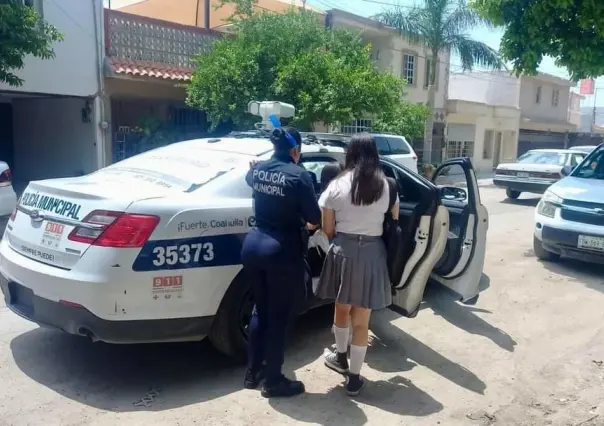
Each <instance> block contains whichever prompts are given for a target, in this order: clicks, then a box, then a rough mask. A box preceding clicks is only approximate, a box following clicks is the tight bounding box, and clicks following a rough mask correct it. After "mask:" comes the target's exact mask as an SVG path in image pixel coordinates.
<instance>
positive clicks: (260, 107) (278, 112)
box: [247, 101, 296, 129]
mask: <svg viewBox="0 0 604 426" xmlns="http://www.w3.org/2000/svg"><path fill="white" fill-rule="evenodd" d="M247 111H248V112H249V113H250V114H252V115H256V116H258V117H261V118H262V123H259V125H260V127H261V128H263V129H273V128H274V126H273V123H272V122H271V120H270V118H269V117H270V116H271V115H274V116H276V117H277V118H280V117H285V118H289V117H293V116H294V114H295V113H296V108H295V107H294V106H293V105H290V104H286V103H284V102H277V101H262V102H260V101H251V102H250V103H248V104H247Z"/></svg>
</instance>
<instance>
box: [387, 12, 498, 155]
mask: <svg viewBox="0 0 604 426" xmlns="http://www.w3.org/2000/svg"><path fill="white" fill-rule="evenodd" d="M377 18H378V20H379V21H380V22H382V23H383V24H384V25H387V26H389V27H392V28H395V29H397V30H398V31H399V33H400V34H401V36H403V37H405V38H407V39H408V40H409V42H411V43H413V44H416V45H420V46H423V47H425V49H426V51H427V52H428V59H430V60H431V61H430V67H431V69H430V71H429V76H430V79H431V81H429V83H428V108H429V109H430V115H429V116H428V119H427V120H426V128H425V133H424V148H423V162H424V164H426V163H431V162H432V158H431V157H432V131H433V128H434V102H435V97H436V93H435V92H436V88H435V86H434V82H435V80H434V78H435V76H436V69H437V66H438V55H439V53H444V52H451V53H457V54H458V55H459V57H460V59H461V66H462V68H463V70H464V71H466V70H472V68H473V67H474V66H475V65H480V66H484V67H487V68H491V69H501V68H503V67H504V63H503V61H502V60H501V58H500V56H499V53H498V52H497V51H496V50H494V49H492V48H491V47H489V46H487V45H486V44H485V43H483V42H481V41H477V40H473V39H471V38H470V37H469V35H468V33H469V31H470V30H472V29H473V28H475V27H477V26H479V25H486V26H488V27H491V26H492V24H491V23H490V22H489V21H487V20H486V19H484V18H482V17H481V16H480V15H478V13H476V11H474V10H473V9H470V8H469V7H468V5H467V3H466V1H465V0H424V5H423V7H419V6H414V7H411V8H409V7H404V6H393V7H392V8H391V9H389V10H386V11H385V12H383V13H381V14H379V15H378V16H377Z"/></svg>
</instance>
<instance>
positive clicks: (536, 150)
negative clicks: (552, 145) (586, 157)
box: [527, 149, 585, 154]
mask: <svg viewBox="0 0 604 426" xmlns="http://www.w3.org/2000/svg"><path fill="white" fill-rule="evenodd" d="M527 152H549V153H552V154H567V153H576V154H585V153H584V152H581V151H574V150H572V149H531V150H529V151H527Z"/></svg>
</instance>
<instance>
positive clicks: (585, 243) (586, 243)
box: [578, 235, 604, 251]
mask: <svg viewBox="0 0 604 426" xmlns="http://www.w3.org/2000/svg"><path fill="white" fill-rule="evenodd" d="M578 247H579V248H584V249H590V250H598V251H604V238H602V237H591V236H589V235H579V243H578Z"/></svg>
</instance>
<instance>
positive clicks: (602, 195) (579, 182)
mask: <svg viewBox="0 0 604 426" xmlns="http://www.w3.org/2000/svg"><path fill="white" fill-rule="evenodd" d="M549 190H550V191H552V192H553V193H554V194H556V195H557V196H558V197H560V198H563V199H567V200H575V201H586V202H591V203H604V180H599V179H583V178H576V177H572V176H569V177H566V178H564V179H562V180H560V181H558V182H556V183H555V184H554V185H552V186H550V187H549Z"/></svg>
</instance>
